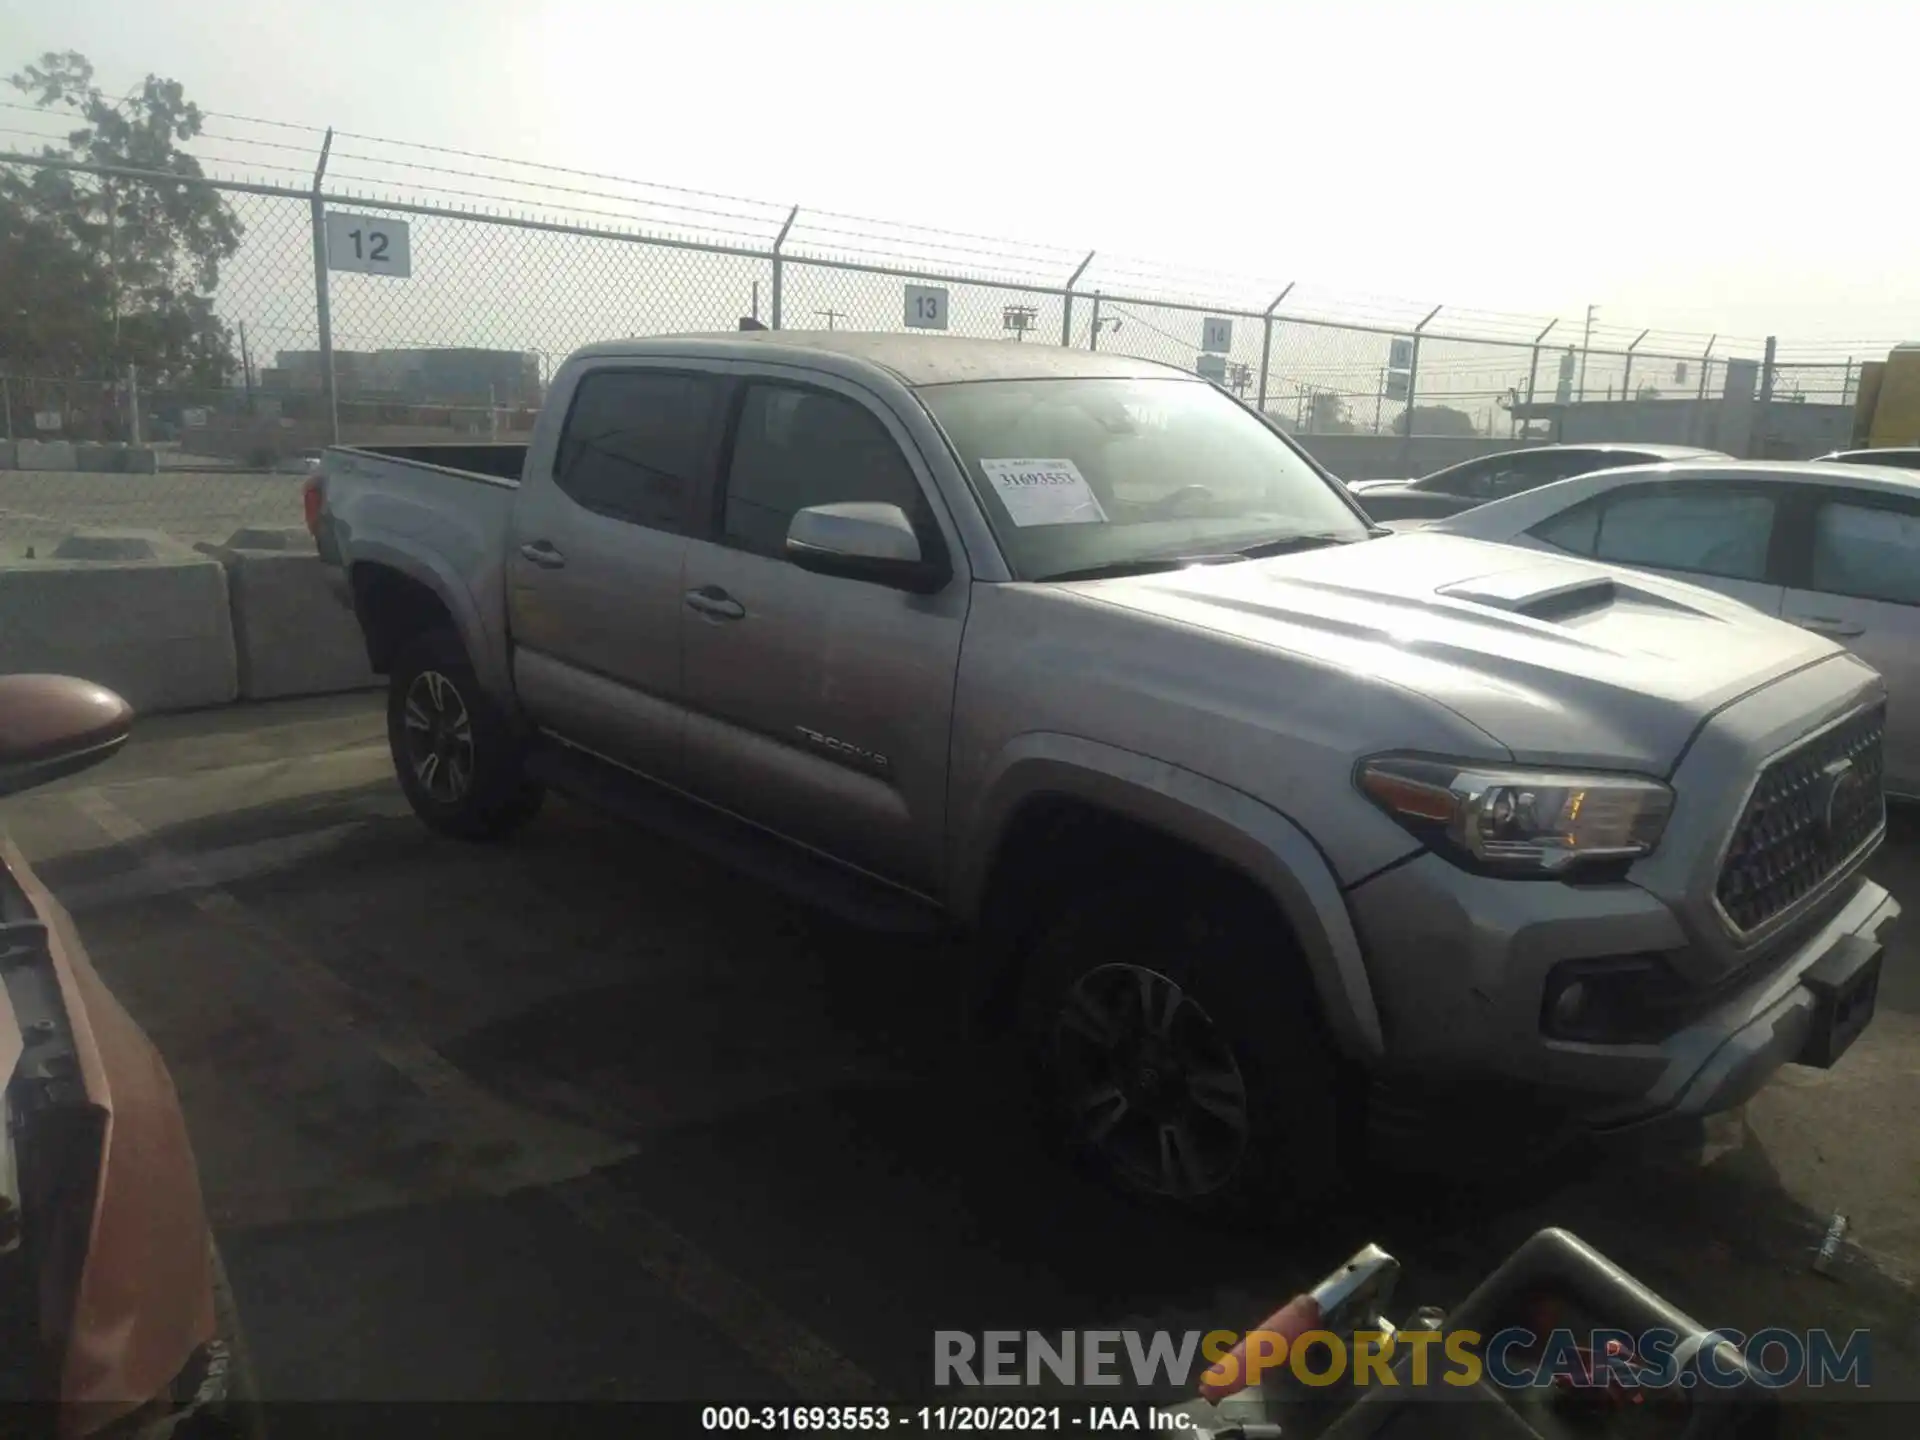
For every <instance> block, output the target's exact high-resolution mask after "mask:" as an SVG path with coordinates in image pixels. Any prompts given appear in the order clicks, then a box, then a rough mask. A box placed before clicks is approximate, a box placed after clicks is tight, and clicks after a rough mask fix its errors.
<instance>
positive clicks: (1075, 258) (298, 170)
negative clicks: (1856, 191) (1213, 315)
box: [0, 101, 1891, 373]
mask: <svg viewBox="0 0 1920 1440" xmlns="http://www.w3.org/2000/svg"><path fill="white" fill-rule="evenodd" d="M0 109H4V110H7V111H10V112H21V113H30V114H34V115H36V116H40V117H43V118H44V119H46V120H48V121H56V120H57V118H58V116H59V112H56V111H50V110H48V109H46V108H44V107H41V106H37V105H29V104H22V103H19V102H15V101H0ZM200 113H201V114H202V115H203V116H204V117H206V118H208V119H214V120H218V121H222V122H227V123H226V124H223V125H221V126H220V127H219V128H218V129H215V130H208V131H203V132H202V134H203V137H204V138H205V139H208V140H212V141H214V142H216V143H218V144H220V145H223V146H239V147H242V148H249V147H250V148H255V149H263V150H270V151H275V152H282V153H289V152H290V153H297V154H300V155H302V156H303V157H304V156H313V157H315V158H316V159H317V155H318V143H317V141H316V142H314V143H300V144H296V143H290V142H288V141H284V140H274V139H266V138H261V137H256V136H247V135H243V134H239V133H235V132H234V131H232V129H231V128H230V127H231V126H233V125H242V126H259V127H270V128H272V129H274V130H278V131H285V132H289V133H297V134H301V135H305V136H314V137H319V136H323V135H324V134H325V133H326V132H325V130H324V128H323V127H321V126H317V125H311V124H305V123H301V122H295V121H286V120H275V119H269V118H266V117H261V116H248V115H241V114H237V113H235V112H230V111H220V110H209V109H202V110H201V112H200ZM74 118H75V119H76V120H79V119H80V118H81V117H74ZM74 128H83V126H76V127H74ZM72 134H73V129H68V130H66V131H64V132H60V133H55V132H49V131H46V130H29V129H24V128H19V127H12V126H4V127H0V135H7V136H17V137H21V138H24V139H28V140H32V141H36V142H38V143H41V144H45V145H52V146H71V143H72V140H71V136H72ZM334 135H335V138H336V139H337V140H338V139H345V140H349V141H356V142H360V143H361V144H363V145H367V146H375V147H388V148H391V149H394V150H399V151H407V152H421V153H428V154H440V155H448V156H455V157H460V158H463V159H468V160H472V161H475V162H479V163H482V164H485V165H489V166H508V167H513V168H514V169H516V170H521V171H531V172H535V173H536V174H539V175H564V176H568V177H572V178H574V179H591V180H595V181H599V182H602V183H604V184H611V185H617V186H624V187H629V189H630V190H632V191H634V192H639V193H622V192H620V191H613V190H606V189H598V188H592V187H587V186H580V185H572V184H566V183H561V182H559V181H555V180H550V179H537V178H530V177H529V176H528V175H525V174H499V173H492V172H489V171H487V170H478V169H468V168H465V167H461V166H453V165H440V164H435V163H431V162H428V161H425V160H421V159H418V158H416V157H415V156H414V155H411V154H409V155H401V156H388V155H380V154H369V153H366V152H365V151H363V150H352V151H338V152H334V154H333V155H332V156H331V157H330V158H331V159H337V160H342V161H346V162H348V163H353V164H359V165H365V166H373V167H378V168H380V169H386V170H392V171H394V172H397V173H395V174H390V175H382V174H363V173H358V172H346V171H340V172H332V171H330V172H329V173H328V174H327V176H326V179H325V183H326V184H327V185H328V186H329V188H331V187H333V186H335V185H361V186H368V187H373V188H374V189H375V190H376V191H379V192H398V193H387V194H384V195H383V194H372V195H364V196H349V197H347V198H350V199H351V200H353V201H354V202H355V203H364V204H369V205H378V204H379V203H381V201H382V199H383V198H384V199H386V200H388V201H389V202H396V203H405V202H404V200H403V199H402V198H401V196H402V195H403V194H404V193H405V192H411V191H418V192H422V193H425V194H429V195H444V196H451V197H456V198H458V199H463V200H477V201H481V202H484V203H485V204H487V205H490V206H497V207H502V208H503V209H504V210H507V211H511V210H513V209H514V208H515V207H520V208H522V209H532V210H536V211H541V212H546V213H550V214H553V215H559V216H591V217H594V218H595V219H600V220H611V221H615V222H618V223H621V224H623V225H626V226H632V227H635V230H636V232H637V238H645V237H646V235H647V234H648V233H649V232H651V233H655V234H658V235H659V236H660V237H661V238H667V237H668V236H671V237H672V238H676V239H687V240H691V241H693V242H694V243H697V241H698V239H699V238H700V237H705V236H720V237H725V238H726V239H727V240H729V241H733V242H738V241H746V242H750V243H752V244H754V245H759V246H767V245H771V244H772V243H773V238H774V235H775V234H776V233H777V231H778V228H779V227H780V226H781V225H782V224H784V223H786V220H787V217H788V215H789V214H791V213H792V207H789V206H786V205H784V204H775V203H774V202H770V201H766V200H760V199H754V198H752V197H747V196H740V195H729V194H726V193H724V192H720V191H713V190H705V189H698V188H694V187H690V186H681V185H673V184H669V183H666V182H660V181H648V180H640V179H635V178H632V177H628V176H622V175H616V174H612V173H610V172H605V171H596V170H587V169H582V168H578V167H571V166H564V165H556V164H552V163H550V162H545V161H535V160H523V159H516V158H513V157H508V156H501V155H495V154H490V153H488V152H484V151H478V150H471V149H465V148H462V147H458V146H450V145H437V144H432V143H429V142H425V141H413V140H401V139H395V138H393V137H389V136H381V135H373V134H368V133H365V132H356V131H347V130H336V131H335V132H334ZM187 153H189V154H191V155H193V157H194V158H195V159H196V160H198V161H199V162H200V163H201V164H203V165H207V166H220V167H234V168H235V169H238V170H241V171H251V170H258V171H268V172H274V173H277V174H290V175H302V176H307V175H310V174H311V168H312V167H310V166H296V165H290V164H284V163H280V162H277V161H273V160H267V159H261V158H253V157H249V158H241V157H238V156H234V155H230V154H226V153H211V152H205V151H201V150H199V149H197V148H194V147H191V146H190V147H188V149H187ZM419 174H429V175H442V176H449V177H454V178H458V179H465V180H471V181H474V182H476V183H478V184H482V185H486V186H490V187H498V188H494V189H470V188H466V187H461V186H449V185H441V184H434V183H431V182H428V181H425V180H422V179H419V178H418V175H419ZM169 178H173V177H169ZM207 178H208V179H209V180H211V181H214V182H215V183H218V181H219V180H220V179H222V178H226V179H233V178H237V177H234V176H224V177H223V176H217V175H210V176H208V177H207ZM526 192H534V193H531V194H530V193H526ZM662 196H679V197H689V198H687V199H665V198H662ZM553 197H565V198H553ZM579 199H589V200H601V201H606V202H610V203H612V204H614V205H618V206H622V207H627V208H623V209H604V208H599V207H595V206H587V205H581V204H578V203H576V202H577V200H579ZM695 202H714V203H695ZM727 206H732V207H746V209H745V210H742V209H738V208H722V207H727ZM716 222H721V223H716ZM742 226H746V227H751V228H740V227H742ZM793 232H794V233H793V234H792V235H790V236H789V243H790V246H791V248H790V249H788V250H787V252H786V253H787V254H789V255H790V256H791V257H792V258H794V259H795V260H804V259H806V258H809V257H810V256H811V257H812V258H816V259H818V258H825V257H827V256H837V257H845V258H847V259H849V260H853V261H862V260H864V261H873V262H878V263H882V264H885V265H887V266H889V267H891V268H897V269H902V270H907V271H910V272H916V273H917V272H921V271H923V270H947V269H952V270H958V271H968V270H971V271H973V272H975V278H982V279H987V278H990V279H991V282H992V283H997V284H1008V285H1015V286H1021V287H1027V288H1033V289H1036V290H1042V291H1048V290H1051V291H1057V290H1058V289H1059V288H1060V287H1062V286H1063V285H1064V284H1065V281H1066V277H1067V275H1068V274H1070V273H1072V272H1073V271H1074V270H1075V269H1078V268H1079V267H1080V265H1081V264H1082V262H1083V261H1085V260H1086V259H1087V257H1088V254H1089V252H1088V251H1087V250H1080V249H1078V248H1071V249H1070V248H1068V247H1064V246H1059V245H1051V244H1046V243H1043V242H1036V241H1024V240H1013V239H1008V238H1006V237H998V236H988V235H980V234H975V233H972V232H967V231H957V230H944V229H940V228H937V227H932V226H925V225H919V224H914V223H910V222H902V221H895V220H887V219H881V218H876V217H871V216H863V215H856V214H852V213H849V212H843V211H834V210H825V209H820V210H816V209H812V208H808V207H801V208H800V210H799V212H798V216H797V219H796V220H795V222H794V225H793ZM855 241H869V242H872V244H870V245H861V244H855V243H852V242H855ZM875 246H878V247H886V248H874V247H875ZM989 247H990V248H989ZM1089 248H1090V249H1091V250H1092V261H1091V266H1090V270H1089V273H1088V274H1087V275H1086V276H1084V277H1083V279H1082V281H1081V283H1080V284H1079V285H1078V286H1076V292H1077V293H1081V294H1085V293H1089V292H1094V291H1103V292H1104V291H1109V290H1112V289H1114V288H1115V287H1122V288H1128V289H1138V290H1142V291H1144V292H1151V293H1141V294H1129V295H1126V296H1124V297H1123V298H1125V299H1128V300H1132V301H1136V302H1139V301H1144V302H1147V303H1152V302H1153V301H1154V300H1156V299H1159V300H1164V301H1166V302H1167V303H1170V304H1176V305H1184V306H1186V307H1188V308H1194V307H1218V308H1221V309H1223V310H1227V311H1230V312H1232V313H1234V314H1239V315H1247V314H1250V313H1253V314H1257V313H1259V312H1261V311H1264V309H1265V305H1263V304H1262V303H1261V301H1262V299H1265V300H1268V301H1270V300H1271V297H1273V296H1275V295H1278V294H1280V293H1281V291H1282V290H1283V289H1286V290H1289V291H1290V294H1289V299H1288V302H1287V303H1286V304H1285V305H1284V306H1283V308H1281V309H1280V310H1279V311H1277V312H1275V317H1274V318H1275V319H1276V320H1290V321H1296V322H1299V323H1307V324H1320V325H1326V326H1341V325H1343V324H1346V325H1351V326H1358V327H1361V328H1363V329H1368V328H1370V329H1376V330H1385V331H1391V332H1396V333H1405V332H1408V331H1411V330H1412V329H1413V328H1414V327H1415V326H1416V325H1417V324H1419V322H1420V320H1421V319H1422V318H1424V317H1425V316H1426V315H1427V313H1428V312H1429V311H1430V310H1432V308H1433V307H1432V306H1431V305H1428V304H1425V303H1424V302H1420V301H1416V300H1411V299H1405V298H1402V297H1394V296H1384V295H1378V294H1372V293H1368V292H1345V291H1342V292H1337V293H1336V292H1331V291H1327V290H1324V289H1321V288H1320V287H1317V286H1314V285H1311V284H1309V285H1304V286H1300V287H1287V286H1282V285H1277V284H1275V283H1274V282H1273V281H1272V280H1270V279H1263V278H1260V277H1256V276H1251V275H1243V274H1234V273H1231V272H1228V271H1225V270H1221V269H1214V268H1208V267H1204V266H1201V267H1196V266H1189V265H1185V264H1178V263H1174V262H1168V261H1162V260H1155V259H1148V258H1142V257H1137V256H1128V255H1124V254H1115V255H1108V254H1104V253H1101V252H1099V251H1098V250H1097V249H1094V248H1093V247H1089ZM1043 260H1044V261H1045V263H1046V264H1047V265H1048V266H1049V267H1058V273H1049V274H1047V275H1045V276H1039V275H1037V274H1036V273H1035V268H1036V267H1037V266H1038V265H1039V264H1040V263H1041V262H1042V261H1043ZM955 278H965V276H964V275H956V276H955ZM1255 297H1259V298H1255ZM1139 323H1141V324H1142V325H1143V326H1145V325H1146V322H1144V321H1141V322H1139ZM1434 324H1435V326H1436V329H1435V331H1434V338H1437V339H1438V338H1444V339H1447V340H1450V341H1457V342H1465V341H1474V342H1478V343H1484V344H1487V345H1499V346H1504V347H1508V348H1511V349H1514V350H1516V351H1525V350H1527V349H1530V348H1531V347H1532V346H1533V345H1534V344H1535V343H1536V340H1538V343H1539V345H1540V348H1541V349H1542V350H1543V351H1553V350H1564V349H1569V348H1571V349H1579V348H1585V349H1586V350H1588V352H1589V353H1600V352H1602V351H1606V352H1608V353H1613V354H1622V353H1626V351H1627V347H1629V346H1631V347H1632V348H1633V352H1634V353H1635V354H1636V355H1637V356H1639V357H1644V358H1648V359H1651V358H1655V357H1658V358H1687V359H1701V360H1704V359H1706V358H1707V357H1708V355H1709V350H1708V347H1709V345H1711V346H1712V350H1711V358H1712V359H1713V360H1715V361H1720V360H1724V359H1726V358H1730V357H1731V358H1750V356H1748V355H1745V354H1742V353H1741V352H1755V353H1757V352H1759V351H1760V350H1761V349H1763V347H1764V343H1765V342H1764V341H1761V340H1758V339H1755V338H1754V337H1750V336H1735V335H1726V334H1711V333H1707V332H1695V331H1686V330H1657V331H1656V330H1653V329H1651V328H1647V329H1641V328H1636V327H1634V326H1631V325H1623V324H1620V323H1618V322H1613V321H1610V322H1603V323H1596V324H1594V325H1592V326H1591V328H1590V330H1589V329H1588V327H1587V326H1586V325H1585V322H1584V321H1583V320H1574V319H1569V318H1567V317H1564V316H1561V317H1554V316H1548V315H1538V314H1526V313H1522V312H1514V311H1502V310H1494V309H1487V308H1483V307H1479V306H1472V305H1445V306H1443V307H1441V311H1440V315H1439V316H1438V317H1436V319H1435V321H1434ZM1549 327H1551V328H1549ZM1147 328H1149V329H1151V328H1153V327H1151V326H1147ZM1463 329H1464V330H1468V331H1473V332H1475V333H1473V334H1462V333H1459V332H1460V331H1462V330H1463ZM1542 330H1547V331H1548V333H1547V335H1546V337H1545V338H1544V339H1543V340H1540V339H1538V337H1539V336H1540V332H1541V331H1542ZM1156 333H1161V334H1162V335H1163V338H1167V339H1169V340H1173V339H1175V337H1173V336H1172V335H1170V334H1167V333H1166V332H1156ZM1580 337H1586V338H1585V343H1584V346H1583V345H1582V343H1581V339H1580ZM1177 343H1181V344H1185V343H1187V342H1186V341H1185V340H1179V341H1177ZM1682 346H1685V347H1686V348H1685V350H1684V351H1683V350H1682V348H1681V347H1682ZM1890 348H1891V344H1890V343H1889V342H1885V341H1879V340H1857V341H1856V340H1844V341H1843V340H1833V339H1823V340H1813V341H1806V342H1788V343H1786V344H1784V345H1782V346H1780V347H1778V349H1777V353H1776V363H1778V364H1789V363H1792V364H1798V365H1802V366H1816V365H1821V364H1831V365H1834V366H1836V367H1837V366H1842V365H1851V364H1854V363H1857V357H1858V356H1860V355H1861V354H1866V355H1873V354H1883V353H1885V351H1886V350H1888V349H1890ZM1441 363H1443V362H1440V361H1438V360H1437V359H1436V360H1433V361H1428V360H1425V358H1424V357H1423V367H1422V368H1423V369H1425V370H1427V371H1428V372H1429V373H1438V371H1437V370H1436V369H1435V368H1434V367H1435V366H1437V365H1439V364H1441Z"/></svg>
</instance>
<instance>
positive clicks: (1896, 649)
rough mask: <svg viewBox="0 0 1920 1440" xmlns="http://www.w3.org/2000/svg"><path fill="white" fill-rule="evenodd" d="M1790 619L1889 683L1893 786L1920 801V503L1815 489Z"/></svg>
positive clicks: (1787, 607)
mask: <svg viewBox="0 0 1920 1440" xmlns="http://www.w3.org/2000/svg"><path fill="white" fill-rule="evenodd" d="M1802 494H1804V495H1805V497H1806V500H1807V504H1808V507H1809V511H1810V514H1809V516H1808V522H1807V524H1806V525H1805V527H1804V531H1803V534H1804V537H1805V542H1806V543H1805V549H1804V551H1803V552H1802V553H1801V554H1800V555H1798V556H1796V557H1795V559H1796V564H1795V566H1794V574H1793V575H1792V579H1793V580H1794V582H1795V583H1793V584H1792V585H1790V586H1789V587H1788V588H1787V590H1786V592H1785V600H1784V604H1783V606H1782V610H1781V614H1782V615H1783V616H1784V618H1786V619H1788V620H1791V621H1793V622H1794V623H1795V624H1796V625H1802V626H1805V627H1806V628H1807V629H1809V630H1814V631H1818V632H1819V633H1820V634H1822V635H1829V636H1831V637H1833V638H1834V639H1835V640H1838V641H1839V642H1840V643H1841V644H1842V645H1845V646H1846V647H1847V648H1848V649H1850V650H1852V651H1853V652H1854V654H1856V655H1858V656H1859V657H1860V658H1861V659H1862V660H1865V661H1866V662H1867V663H1868V664H1869V665H1871V666H1873V668H1874V669H1876V670H1878V671H1879V672H1880V673H1881V675H1883V676H1885V677H1886V682H1887V697H1888V706H1887V739H1886V761H1887V783H1888V785H1889V787H1890V788H1892V789H1894V790H1895V791H1897V792H1898V793H1900V794H1902V795H1908V796H1916V797H1920V499H1909V498H1907V497H1904V496H1899V495H1889V494H1885V493H1884V492H1880V491H1874V490H1846V489H1839V488H1835V489H1826V488H1821V489H1817V490H1816V489H1813V488H1812V487H1808V488H1807V489H1806V490H1805V491H1803V492H1802Z"/></svg>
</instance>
